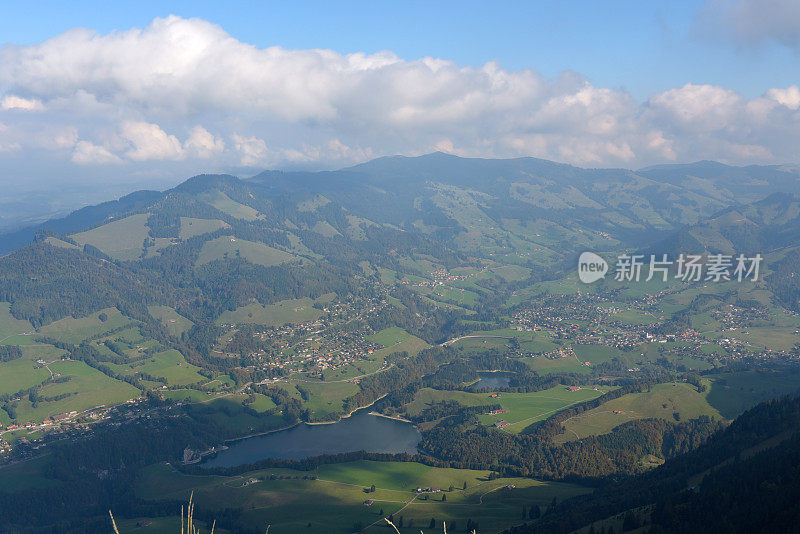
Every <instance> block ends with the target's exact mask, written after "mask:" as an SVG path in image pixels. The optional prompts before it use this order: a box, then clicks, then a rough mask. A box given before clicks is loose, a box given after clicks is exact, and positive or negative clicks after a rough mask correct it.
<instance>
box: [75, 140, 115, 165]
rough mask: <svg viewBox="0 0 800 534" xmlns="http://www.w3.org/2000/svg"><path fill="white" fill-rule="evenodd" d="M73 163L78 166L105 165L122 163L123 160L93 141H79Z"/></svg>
mask: <svg viewBox="0 0 800 534" xmlns="http://www.w3.org/2000/svg"><path fill="white" fill-rule="evenodd" d="M71 159H72V162H73V163H77V164H78V165H105V164H108V163H122V160H121V159H120V158H119V157H117V156H115V155H114V154H112V153H111V151H109V150H108V149H107V148H105V147H102V146H98V145H95V144H94V143H92V142H91V141H78V142H77V143H76V144H75V150H74V151H73V152H72V158H71Z"/></svg>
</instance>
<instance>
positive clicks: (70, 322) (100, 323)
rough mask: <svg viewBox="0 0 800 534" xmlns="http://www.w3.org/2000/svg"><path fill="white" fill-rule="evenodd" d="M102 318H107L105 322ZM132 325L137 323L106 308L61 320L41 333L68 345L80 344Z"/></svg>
mask: <svg viewBox="0 0 800 534" xmlns="http://www.w3.org/2000/svg"><path fill="white" fill-rule="evenodd" d="M101 316H105V320H103V319H102V317H101ZM131 323H134V324H135V321H133V320H132V319H130V318H128V317H125V316H124V315H122V313H120V312H119V310H117V309H116V308H106V309H104V310H100V311H99V312H96V313H93V314H91V315H89V316H88V317H79V318H75V317H65V318H63V319H59V320H58V321H55V322H53V323H50V324H49V325H47V326H44V327H42V328H41V329H40V330H39V333H40V334H42V335H45V336H47V337H52V338H54V339H57V340H59V341H64V342H66V343H72V344H78V343H80V342H81V341H83V340H85V339H88V338H90V337H95V336H98V337H99V336H101V335H103V334H105V333H107V332H110V331H111V330H115V329H117V328H119V327H121V326H125V325H127V324H131Z"/></svg>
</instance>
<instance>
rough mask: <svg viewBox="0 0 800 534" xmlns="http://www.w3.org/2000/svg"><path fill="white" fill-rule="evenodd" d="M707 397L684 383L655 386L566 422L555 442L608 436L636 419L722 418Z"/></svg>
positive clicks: (609, 402) (620, 398) (706, 393)
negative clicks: (601, 435)
mask: <svg viewBox="0 0 800 534" xmlns="http://www.w3.org/2000/svg"><path fill="white" fill-rule="evenodd" d="M707 396H708V392H704V393H699V392H698V391H697V388H696V387H695V386H693V385H691V384H687V383H683V382H678V383H673V382H669V383H666V384H657V385H655V386H653V387H652V388H651V390H650V391H645V392H642V393H630V394H628V395H623V396H622V397H619V398H618V399H613V400H610V401H608V402H606V403H603V404H602V405H600V406H598V407H597V408H594V409H592V410H589V411H587V412H584V413H582V414H579V415H576V416H574V417H572V418H570V419H567V420H566V421H565V422H564V425H563V426H564V433H562V434H560V435H558V436H556V438H555V439H554V441H556V442H557V443H563V442H566V441H572V440H577V439H581V438H585V437H587V436H593V435H600V434H607V433H609V432H611V431H612V430H613V429H614V428H615V427H617V426H619V425H621V424H623V423H627V422H628V421H633V420H635V419H664V420H666V421H672V422H675V421H677V420H688V419H696V418H697V417H700V416H701V415H706V416H709V417H714V418H716V419H719V420H722V419H724V417H723V416H722V414H721V413H720V412H719V411H718V410H717V409H716V408H714V407H713V406H711V404H709V402H708V399H707ZM615 412H618V413H615ZM675 414H678V415H677V416H676V415H675Z"/></svg>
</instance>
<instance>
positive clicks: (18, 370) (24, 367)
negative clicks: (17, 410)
mask: <svg viewBox="0 0 800 534" xmlns="http://www.w3.org/2000/svg"><path fill="white" fill-rule="evenodd" d="M49 377H50V372H49V371H48V370H47V369H45V368H44V367H42V366H40V365H39V364H38V363H35V362H32V361H30V360H28V359H18V360H12V361H10V362H2V363H0V395H10V394H13V393H16V392H17V391H22V390H25V389H28V388H30V387H33V386H36V385H38V384H41V383H42V382H43V381H44V380H45V379H47V378H49Z"/></svg>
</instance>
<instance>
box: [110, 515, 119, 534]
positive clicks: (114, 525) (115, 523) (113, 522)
mask: <svg viewBox="0 0 800 534" xmlns="http://www.w3.org/2000/svg"><path fill="white" fill-rule="evenodd" d="M108 515H109V516H111V526H113V527H114V532H116V533H117V534H119V529H118V528H117V522H116V521H114V514H112V513H111V510H109V511H108Z"/></svg>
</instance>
